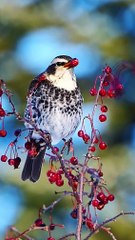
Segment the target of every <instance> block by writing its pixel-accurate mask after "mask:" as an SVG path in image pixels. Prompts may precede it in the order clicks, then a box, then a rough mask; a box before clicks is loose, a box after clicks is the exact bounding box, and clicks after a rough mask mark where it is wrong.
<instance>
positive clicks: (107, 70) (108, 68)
mask: <svg viewBox="0 0 135 240" xmlns="http://www.w3.org/2000/svg"><path fill="white" fill-rule="evenodd" d="M104 71H105V73H107V74H110V73H111V72H112V69H111V68H110V67H109V66H106V67H105V69H104Z"/></svg>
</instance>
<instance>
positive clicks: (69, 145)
mask: <svg viewBox="0 0 135 240" xmlns="http://www.w3.org/2000/svg"><path fill="white" fill-rule="evenodd" d="M62 140H63V141H64V146H63V148H62V150H61V154H63V152H64V151H65V149H66V148H67V155H68V154H69V152H73V142H72V138H70V139H69V140H68V141H66V140H65V139H64V138H63V139H62Z"/></svg>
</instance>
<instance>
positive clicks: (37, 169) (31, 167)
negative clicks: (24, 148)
mask: <svg viewBox="0 0 135 240" xmlns="http://www.w3.org/2000/svg"><path fill="white" fill-rule="evenodd" d="M45 151H46V145H44V146H40V142H38V148H37V154H36V155H35V156H32V154H30V153H29V152H28V155H27V158H26V162H25V164H24V168H23V171H22V180H23V181H25V180H27V179H29V180H30V181H32V182H36V181H38V179H39V177H40V174H41V168H42V164H43V160H44V155H45Z"/></svg>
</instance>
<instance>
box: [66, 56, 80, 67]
mask: <svg viewBox="0 0 135 240" xmlns="http://www.w3.org/2000/svg"><path fill="white" fill-rule="evenodd" d="M78 64H79V61H78V59H77V58H73V59H71V60H70V61H69V62H67V63H65V65H64V67H65V68H74V67H76V66H77V65H78Z"/></svg>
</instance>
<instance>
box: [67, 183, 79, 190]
mask: <svg viewBox="0 0 135 240" xmlns="http://www.w3.org/2000/svg"><path fill="white" fill-rule="evenodd" d="M69 185H70V184H69ZM72 186H73V189H74V191H76V190H77V187H78V182H77V181H73V182H72Z"/></svg>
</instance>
